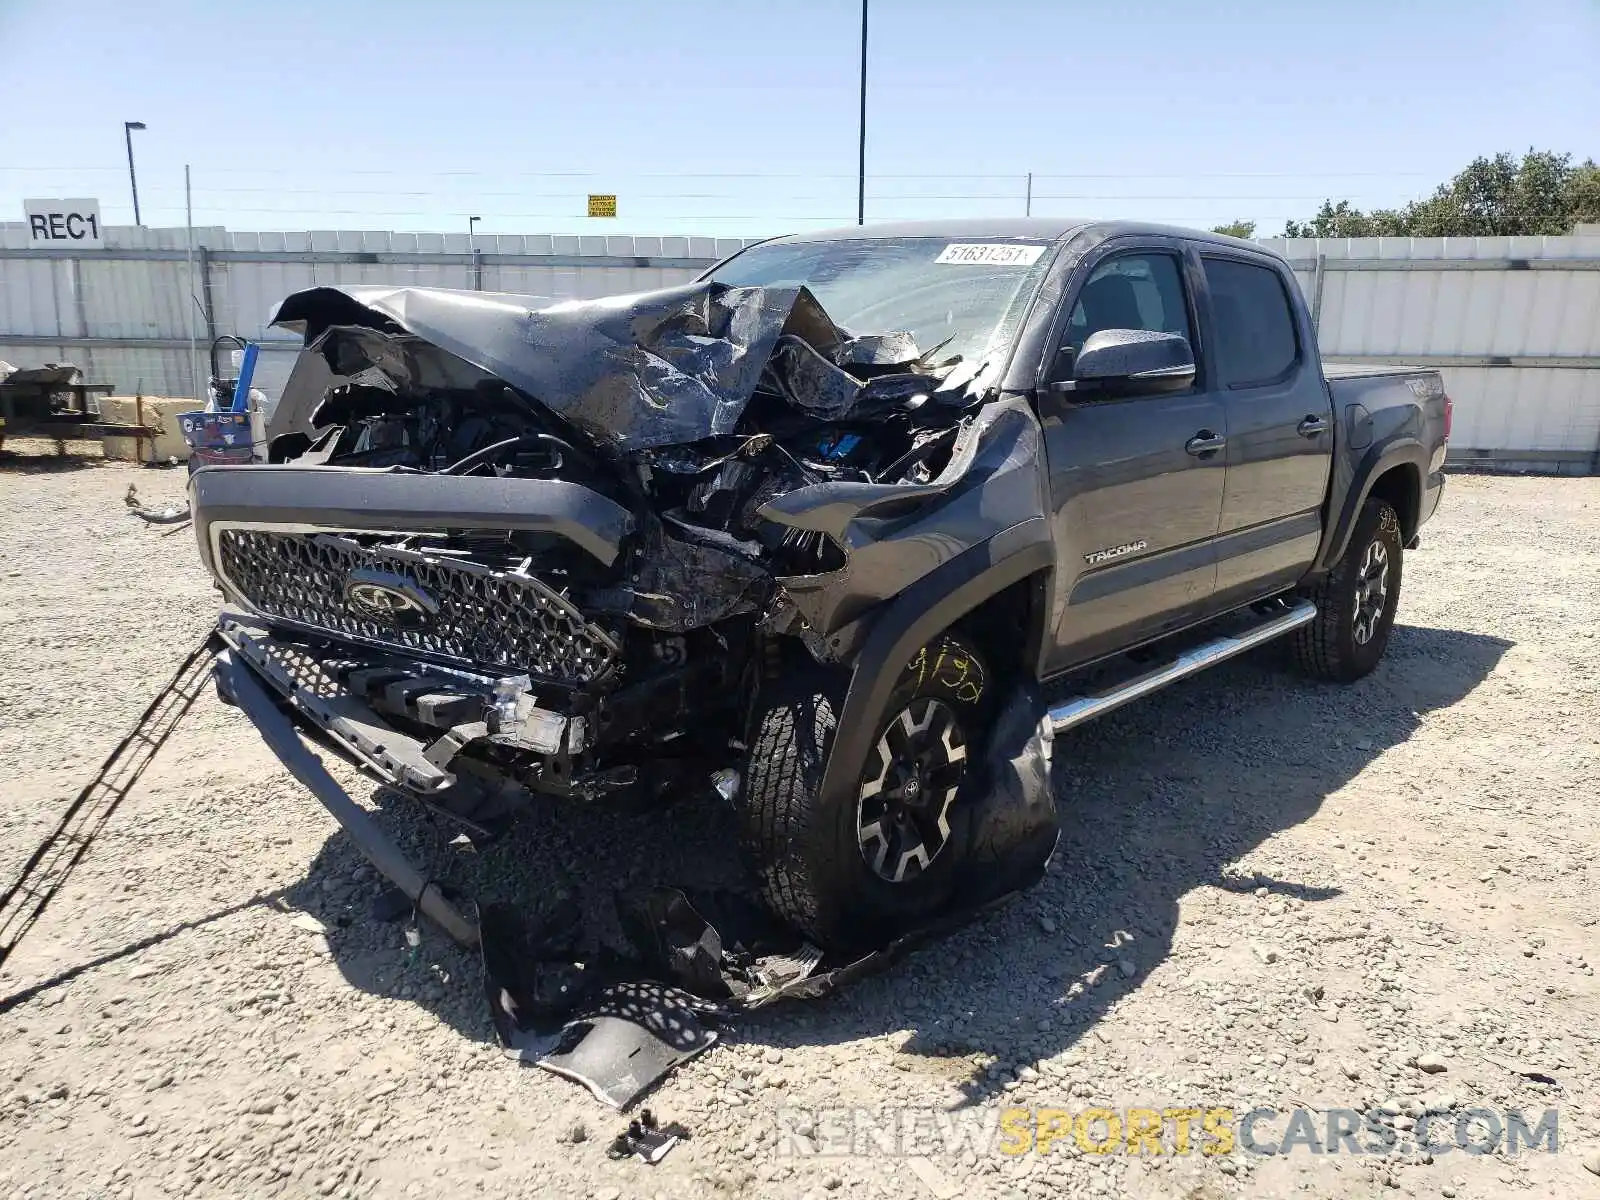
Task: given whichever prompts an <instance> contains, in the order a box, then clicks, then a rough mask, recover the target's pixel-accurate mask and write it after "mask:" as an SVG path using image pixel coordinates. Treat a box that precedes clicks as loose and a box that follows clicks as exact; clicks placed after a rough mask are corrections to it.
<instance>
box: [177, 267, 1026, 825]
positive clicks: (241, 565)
mask: <svg viewBox="0 0 1600 1200" xmlns="http://www.w3.org/2000/svg"><path fill="white" fill-rule="evenodd" d="M276 323H278V324H280V325H284V326H287V327H289V328H292V329H296V330H298V331H300V332H302V333H303V334H304V337H305V341H306V350H305V351H304V352H303V353H302V355H301V359H300V361H299V363H298V364H297V366H296V368H295V372H294V375H293V376H292V377H291V380H290V382H289V385H288V387H287V388H286V389H285V393H284V396H283V399H282V400H281V401H280V403H279V406H278V408H277V411H276V412H275V413H274V415H273V417H272V420H271V423H270V425H269V429H268V433H269V437H270V454H269V461H270V463H272V464H275V465H273V466H266V467H248V468H233V469H231V471H230V474H231V475H232V478H229V479H223V478H217V477H216V476H217V474H218V473H217V472H205V471H202V472H198V473H197V475H196V481H195V483H194V485H193V487H194V489H195V511H196V514H197V520H196V530H197V535H198V536H199V538H200V541H201V551H202V555H203V556H204V557H205V558H206V560H207V562H208V565H210V566H211V568H212V570H213V572H214V573H215V574H216V575H217V577H218V580H219V582H220V583H221V585H222V587H223V590H224V591H225V592H226V593H228V594H229V596H230V599H232V600H233V601H235V602H236V603H237V604H238V605H239V607H240V609H241V610H242V611H241V612H239V613H237V614H234V615H233V616H230V617H226V618H225V621H224V631H225V633H226V632H227V630H228V629H229V628H231V629H233V631H234V635H233V640H234V641H235V648H236V649H237V650H238V651H239V652H240V654H241V655H242V656H243V657H245V658H247V659H248V660H250V661H251V662H252V665H254V666H255V667H256V668H257V670H258V671H260V672H262V673H263V674H264V675H266V676H267V677H268V678H269V679H274V672H276V673H277V674H278V675H279V676H281V678H277V679H274V681H275V682H276V683H277V684H278V687H279V691H280V692H281V693H283V694H284V695H285V696H288V697H289V698H290V699H291V700H293V702H294V703H296V704H297V705H298V706H300V707H302V708H305V707H306V704H307V703H310V704H312V705H315V704H316V703H318V701H317V700H316V699H315V696H316V695H317V694H318V693H319V692H321V693H325V694H326V695H327V696H331V697H332V698H333V700H334V701H335V702H336V703H335V707H337V706H338V703H337V702H342V701H343V699H346V698H348V697H350V696H356V697H360V698H364V700H365V702H366V704H367V705H368V706H370V709H371V710H372V711H373V712H375V713H377V714H379V715H380V716H381V718H382V720H383V722H384V723H385V724H386V725H388V726H390V727H392V728H393V729H394V730H395V731H396V732H397V733H400V734H403V735H408V736H410V737H412V738H415V746H416V751H417V752H415V753H407V752H405V750H404V745H403V741H404V739H403V738H398V737H385V736H384V735H383V734H382V732H381V731H379V732H372V731H370V730H369V731H368V732H367V733H366V734H362V733H360V731H359V729H358V730H357V731H356V732H355V733H353V734H351V735H350V738H351V739H353V740H345V744H344V746H343V748H344V749H345V750H347V751H352V752H353V753H354V754H355V756H356V757H358V758H360V759H361V760H363V761H365V762H366V763H367V764H368V765H376V766H378V767H379V768H380V769H381V770H382V772H383V773H384V774H387V775H388V776H389V777H390V778H391V779H392V780H393V781H394V782H396V783H399V784H401V785H403V786H406V787H408V788H409V789H410V790H413V791H416V792H418V793H421V794H424V795H429V794H433V795H436V796H437V797H438V798H439V800H440V801H441V802H444V803H446V804H447V806H448V807H451V808H452V809H455V810H456V811H457V815H460V816H464V817H465V816H468V815H471V816H473V817H474V819H476V818H483V819H485V820H487V819H489V818H491V817H493V816H494V815H495V814H496V813H497V812H498V811H499V810H500V808H501V807H502V803H501V802H502V801H503V799H504V792H505V789H504V788H503V787H502V786H501V785H502V784H503V783H505V782H512V783H514V784H515V785H517V786H518V787H519V788H521V787H526V788H530V789H532V790H536V791H557V792H562V793H567V792H573V791H577V792H581V793H583V794H597V793H601V792H605V791H607V790H613V789H621V788H630V787H633V786H635V785H637V784H640V783H641V782H646V783H649V784H650V785H652V786H655V787H665V786H668V785H670V784H671V783H672V782H673V781H674V780H675V779H676V778H677V776H676V774H675V772H676V771H677V770H679V769H686V770H694V771H696V772H700V773H701V775H700V777H701V778H702V779H703V778H704V777H705V775H704V773H703V772H704V771H705V770H706V766H707V764H708V763H710V764H715V763H718V762H722V763H726V762H727V761H729V758H730V746H731V747H732V748H733V749H734V750H737V749H738V748H739V747H738V743H737V739H738V737H739V733H740V727H739V722H738V720H736V719H735V720H728V719H722V720H719V719H716V717H715V716H714V714H717V713H721V714H724V715H725V716H726V717H737V715H738V713H739V712H740V706H741V704H742V703H744V702H745V701H746V700H747V698H748V696H749V693H750V691H751V689H752V687H753V686H754V675H755V674H757V673H759V672H760V671H761V670H762V669H763V664H764V663H765V662H766V661H767V659H766V658H765V657H764V650H763V647H764V646H765V645H766V644H767V643H768V642H769V641H770V639H771V638H773V637H774V636H776V635H790V636H792V637H794V638H797V639H798V640H799V641H800V642H801V643H803V644H804V646H805V647H806V649H807V650H808V651H809V652H810V654H811V656H812V657H813V658H815V659H816V660H818V661H823V662H829V661H840V660H844V659H847V658H848V655H849V652H850V649H851V633H852V626H853V625H856V624H859V622H860V619H861V618H862V617H863V615H864V614H866V613H868V612H869V611H870V610H871V608H872V607H873V606H874V605H875V604H877V603H880V602H882V601H883V600H884V599H885V598H888V597H892V596H894V595H895V594H897V593H898V591H900V590H901V589H902V588H903V587H905V586H906V585H907V584H909V583H910V582H912V581H914V580H915V579H916V578H918V577H920V576H921V575H922V574H925V573H926V572H927V571H929V570H931V569H932V568H933V567H935V566H937V565H938V564H939V562H941V561H943V560H945V559H947V558H949V557H950V556H951V555H953V554H954V553H956V552H958V551H960V550H961V549H963V548H965V546H964V544H963V539H962V537H961V529H962V520H961V519H960V517H959V510H957V511H958V517H957V519H955V520H952V519H951V517H950V514H949V513H944V512H942V510H944V509H946V508H947V506H949V505H952V504H955V505H959V504H961V503H962V500H963V497H966V496H968V494H969V493H970V492H971V491H972V489H974V488H975V487H977V486H979V485H980V484H985V485H990V486H991V487H992V485H993V483H994V481H995V480H996V479H997V478H998V479H1003V480H1004V481H1005V482H1003V483H1002V489H1001V490H1002V491H1006V492H1012V493H1014V494H1015V497H1016V499H1017V501H1018V502H1019V503H1020V506H1021V509H1025V510H1026V513H1027V514H1029V515H1031V514H1032V513H1036V512H1039V511H1042V510H1041V508H1040V507H1039V499H1038V495H1037V491H1038V488H1039V486H1040V485H1039V482H1038V479H1037V472H1036V470H1035V467H1034V463H1033V458H1034V457H1036V455H1028V454H1018V453H1016V452H1015V451H1016V450H1017V449H1018V445H1019V443H1024V442H1027V443H1030V447H1029V448H1033V447H1032V446H1031V442H1032V440H1033V439H1035V438H1036V437H1037V425H1036V423H1034V422H1033V421H1032V419H1031V417H1030V418H1028V419H1022V417H1023V414H1022V413H1019V412H1017V411H1015V408H1014V406H1009V405H1008V404H1007V403H1005V402H1003V401H1002V402H1000V403H989V404H986V403H985V402H986V401H989V400H993V399H994V395H993V391H992V389H990V388H988V387H987V385H986V380H985V376H984V371H983V369H982V368H983V367H984V366H985V364H983V363H973V362H968V361H965V360H964V359H963V358H962V357H961V356H960V355H949V356H947V357H941V347H939V346H933V347H930V348H926V349H925V348H922V347H919V346H918V345H917V344H916V342H915V341H914V339H913V338H912V336H911V335H910V334H907V333H904V332H897V331H887V332H883V333H867V334H858V333H853V332H846V331H844V330H841V329H839V328H838V327H837V326H835V324H834V323H833V321H832V320H830V319H829V317H828V315H827V314H826V313H825V312H824V311H823V310H822V308H821V306H820V305H819V304H818V303H817V301H816V300H815V299H814V297H813V296H812V295H811V293H810V292H809V291H807V290H806V289H805V288H803V287H798V286H796V287H783V288H772V287H765V288H763V287H726V286H723V285H721V284H717V283H710V282H702V283H695V284H687V285H682V286H678V287H673V288H667V289H662V290H660V291H656V292H648V293H641V294H638V295H633V296H623V297H614V298H610V299H606V300H599V301H572V302H567V303H563V304H557V305H552V306H547V307H543V308H537V307H532V306H531V305H530V303H529V301H528V300H527V299H526V298H521V297H512V296H503V295H484V294H482V293H457V292H446V291H439V290H432V289H403V288H402V289H393V288H375V287H373V288H350V289H342V290H341V289H333V288H319V289H314V290H312V291H308V292H301V293H297V294H296V295H294V296H291V297H290V298H289V299H288V300H286V301H285V302H284V303H283V305H282V306H281V307H280V309H279V311H278V313H277V316H276ZM313 470H314V474H313V473H312V472H313ZM391 495H392V496H394V497H395V499H394V503H393V504H392V505H391V504H390V503H389V502H388V500H387V499H386V498H387V497H389V496H391ZM967 503H969V504H970V503H972V501H971V499H970V498H969V499H968V500H967ZM991 503H992V501H991ZM497 512H498V513H502V514H503V519H497V518H496V515H495V514H496V513H497ZM558 518H559V519H558ZM968 523H971V522H970V520H969V522H968ZM992 532H993V531H992V529H979V528H976V527H974V528H973V529H972V531H971V534H970V538H971V539H972V540H979V539H981V537H983V536H987V535H988V534H989V533H992ZM230 622H231V625H230ZM308 670H309V671H310V672H311V674H312V675H313V676H314V678H312V679H311V680H310V681H309V683H308V680H307V679H306V677H305V672H306V671H308ZM297 671H298V672H299V674H298V675H297V674H296V672H297ZM299 693H309V695H310V697H311V699H309V700H307V699H306V697H305V696H304V695H300V694H299ZM325 702H326V701H325ZM352 719H353V720H354V724H355V725H356V726H359V725H360V724H361V721H362V718H361V715H360V714H359V713H356V714H355V716H354V718H352ZM318 724H320V725H321V726H323V727H324V729H325V730H328V731H329V732H331V733H333V734H334V736H335V737H336V738H343V737H344V735H343V734H341V733H340V732H339V730H341V729H345V731H346V732H347V733H348V732H349V730H348V728H347V727H348V726H349V725H350V724H351V721H350V720H345V721H344V722H343V723H342V724H341V721H340V720H339V719H337V714H332V713H329V714H323V715H322V716H321V717H319V718H318ZM397 745H401V747H402V748H401V751H399V752H397V751H396V746H397ZM375 746H378V747H381V748H382V750H383V753H382V754H379V755H377V756H375V755H374V751H373V747H375ZM731 757H735V758H736V757H737V755H736V754H734V755H732V756H731ZM641 772H643V773H644V775H648V776H649V777H650V778H649V779H644V778H642V775H641ZM463 774H467V775H470V776H473V777H474V778H475V779H479V781H480V782H481V778H480V777H482V778H488V779H491V780H493V781H494V783H493V784H492V785H491V786H488V787H487V788H486V787H484V786H477V787H472V788H461V787H456V786H455V785H456V784H457V783H458V782H461V780H460V778H459V777H460V776H462V775H463ZM489 795H493V796H499V797H500V799H496V800H489V801H486V799H485V797H486V796H489ZM452 796H454V797H456V798H457V799H456V800H454V801H452V800H450V797H452Z"/></svg>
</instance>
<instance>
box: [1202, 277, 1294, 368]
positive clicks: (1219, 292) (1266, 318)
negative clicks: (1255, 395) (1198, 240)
mask: <svg viewBox="0 0 1600 1200" xmlns="http://www.w3.org/2000/svg"><path fill="white" fill-rule="evenodd" d="M1200 261H1201V263H1202V264H1203V266H1204V268H1205V274H1206V290H1207V291H1208V292H1209V293H1210V296H1211V320H1212V325H1213V327H1214V329H1215V336H1216V342H1217V344H1216V347H1215V353H1214V358H1215V360H1216V369H1217V374H1218V378H1219V380H1220V382H1221V384H1222V386H1223V387H1225V388H1249V387H1259V386H1262V385H1264V384H1270V383H1276V382H1278V381H1279V380H1281V379H1283V378H1285V377H1286V376H1287V375H1288V374H1289V373H1290V372H1291V371H1293V370H1294V368H1295V366H1296V365H1297V364H1298V363H1299V361H1300V339H1299V337H1298V335H1297V334H1296V332H1295V321H1294V307H1293V304H1292V302H1291V300H1290V298H1289V294H1288V292H1287V291H1286V290H1285V288H1284V283H1283V276H1282V275H1281V274H1280V273H1279V272H1278V271H1275V270H1273V269H1272V268H1271V267H1267V266H1261V265H1259V264H1256V263H1248V262H1241V261H1240V260H1238V259H1233V258H1212V257H1208V256H1204V255H1202V256H1201V260H1200Z"/></svg>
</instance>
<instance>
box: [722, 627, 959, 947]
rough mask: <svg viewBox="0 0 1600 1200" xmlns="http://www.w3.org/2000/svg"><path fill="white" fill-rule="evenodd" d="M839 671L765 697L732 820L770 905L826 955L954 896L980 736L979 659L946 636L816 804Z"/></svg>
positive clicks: (792, 675) (793, 676) (913, 668)
mask: <svg viewBox="0 0 1600 1200" xmlns="http://www.w3.org/2000/svg"><path fill="white" fill-rule="evenodd" d="M847 682H848V680H847V677H846V675H845V673H844V672H842V671H839V670H830V669H827V668H821V667H814V666H812V665H811V664H805V665H803V666H801V667H800V668H799V669H796V670H793V671H786V672H785V673H784V676H783V678H781V679H779V680H777V681H774V682H773V683H772V684H769V685H768V686H767V687H766V688H764V689H763V692H764V695H763V697H762V699H761V701H760V702H759V703H758V705H757V711H756V714H755V720H754V727H753V731H752V738H751V753H750V762H749V767H748V770H747V771H746V779H745V786H744V791H743V794H742V796H741V800H740V803H741V809H742V811H741V817H742V819H743V824H744V835H745V842H746V847H747V850H748V851H749V853H750V855H751V857H752V858H753V860H754V865H755V868H756V871H757V873H758V875H759V877H760V880H761V884H762V889H763V892H764V893H765V895H766V898H767V902H768V904H769V905H770V906H771V907H772V908H773V910H774V911H775V912H776V913H777V914H778V915H779V916H781V917H783V918H784V919H785V920H787V921H788V922H790V923H791V924H793V925H794V926H796V927H797V928H798V929H800V930H801V931H802V932H804V933H805V934H806V935H807V936H809V937H811V938H812V939H813V940H815V941H817V942H818V943H819V944H821V945H824V946H860V945H867V944H871V943H875V942H879V941H881V940H882V939H883V938H885V937H888V936H892V935H893V934H894V933H896V932H898V931H900V930H902V929H904V928H905V927H906V926H907V925H910V924H913V923H915V922H916V921H918V920H921V919H924V918H927V917H930V916H932V915H933V914H934V913H935V912H937V911H938V910H939V909H940V908H942V907H943V906H944V904H945V903H946V902H947V901H948V899H949V897H950V890H951V886H952V880H953V878H954V874H955V868H956V866H957V862H956V860H957V857H958V855H959V853H960V848H959V846H958V845H957V844H956V842H955V841H954V839H952V837H951V828H952V825H951V821H952V814H953V810H954V808H955V805H956V803H957V798H958V795H959V793H960V789H961V784H962V782H963V780H964V779H965V778H966V774H967V772H968V770H969V769H971V764H970V763H969V751H970V752H971V753H973V754H975V753H976V752H977V749H978V746H979V745H980V744H981V735H982V733H983V731H984V729H985V727H986V722H985V717H986V712H987V707H988V706H987V705H986V704H985V701H986V700H987V698H988V697H987V695H986V679H985V671H984V664H983V661H982V659H981V658H980V657H979V656H978V654H977V652H976V651H975V650H973V649H972V647H970V646H969V645H967V644H966V643H964V642H963V641H961V640H960V639H958V638H957V637H955V636H953V635H950V634H945V635H942V636H941V637H939V638H938V639H937V640H936V641H934V642H933V643H930V645H929V646H927V647H925V648H924V649H923V650H921V651H919V652H918V653H917V655H916V656H914V657H913V659H912V661H911V663H910V665H908V666H907V667H906V668H905V670H904V671H903V672H902V673H901V675H900V678H899V680H898V681H897V682H896V684H895V688H894V691H893V693H891V695H890V698H889V702H888V704H887V705H886V706H885V709H884V712H883V715H882V718H881V719H880V721H879V722H878V725H877V727H876V728H875V729H874V731H873V732H874V735H875V736H874V738H873V741H872V745H871V749H870V750H869V751H868V753H867V761H866V765H865V767H864V769H863V770H862V772H861V777H860V779H859V780H858V781H856V783H855V786H854V787H852V788H851V790H850V792H849V793H848V794H847V795H845V796H841V797H840V798H838V799H837V800H836V801H834V802H832V803H829V802H827V801H825V800H824V798H823V797H822V796H821V786H822V779H823V773H824V770H825V768H826V766H827V762H828V756H829V755H830V754H831V753H832V749H833V740H834V732H835V724H836V721H837V714H838V712H839V706H840V704H841V703H842V700H843V694H844V688H845V685H846V683H847Z"/></svg>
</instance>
